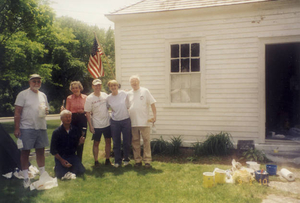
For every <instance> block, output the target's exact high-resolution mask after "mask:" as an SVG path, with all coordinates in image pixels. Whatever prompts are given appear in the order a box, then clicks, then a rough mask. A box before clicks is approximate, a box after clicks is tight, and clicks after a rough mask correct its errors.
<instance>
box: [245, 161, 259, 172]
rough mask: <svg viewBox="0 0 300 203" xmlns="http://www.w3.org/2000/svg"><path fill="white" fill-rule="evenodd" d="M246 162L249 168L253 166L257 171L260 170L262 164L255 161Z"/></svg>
mask: <svg viewBox="0 0 300 203" xmlns="http://www.w3.org/2000/svg"><path fill="white" fill-rule="evenodd" d="M246 164H247V167H248V168H251V169H253V170H255V171H257V170H260V164H258V163H257V162H255V161H247V162H246Z"/></svg>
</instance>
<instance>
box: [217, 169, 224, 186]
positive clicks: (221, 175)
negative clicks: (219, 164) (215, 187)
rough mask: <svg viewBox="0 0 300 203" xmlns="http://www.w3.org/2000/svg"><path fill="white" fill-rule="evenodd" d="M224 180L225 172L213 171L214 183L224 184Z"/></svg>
mask: <svg viewBox="0 0 300 203" xmlns="http://www.w3.org/2000/svg"><path fill="white" fill-rule="evenodd" d="M225 180H226V172H225V171H223V170H216V171H215V182H216V184H224V183H225Z"/></svg>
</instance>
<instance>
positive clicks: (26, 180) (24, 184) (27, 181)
mask: <svg viewBox="0 0 300 203" xmlns="http://www.w3.org/2000/svg"><path fill="white" fill-rule="evenodd" d="M23 186H24V188H25V189H26V188H29V186H30V179H29V178H26V179H24V181H23Z"/></svg>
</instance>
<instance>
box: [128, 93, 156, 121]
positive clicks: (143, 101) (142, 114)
mask: <svg viewBox="0 0 300 203" xmlns="http://www.w3.org/2000/svg"><path fill="white" fill-rule="evenodd" d="M128 100H129V105H130V108H129V115H130V119H131V125H132V127H135V126H149V124H150V123H149V122H148V118H149V107H150V105H151V104H153V103H155V102H156V100H155V99H154V98H153V96H152V95H151V93H150V91H149V90H148V89H147V88H144V87H140V89H138V90H136V91H134V90H130V91H129V92H128Z"/></svg>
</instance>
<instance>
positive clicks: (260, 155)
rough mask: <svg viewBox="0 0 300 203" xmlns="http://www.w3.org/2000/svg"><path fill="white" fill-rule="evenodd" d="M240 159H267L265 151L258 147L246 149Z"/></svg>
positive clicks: (262, 160) (260, 160)
mask: <svg viewBox="0 0 300 203" xmlns="http://www.w3.org/2000/svg"><path fill="white" fill-rule="evenodd" d="M240 159H245V160H247V161H258V162H263V163H266V162H268V161H269V160H268V158H267V157H266V155H265V153H264V152H263V151H261V150H258V149H249V150H248V151H245V152H243V154H242V157H241V158H240Z"/></svg>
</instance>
